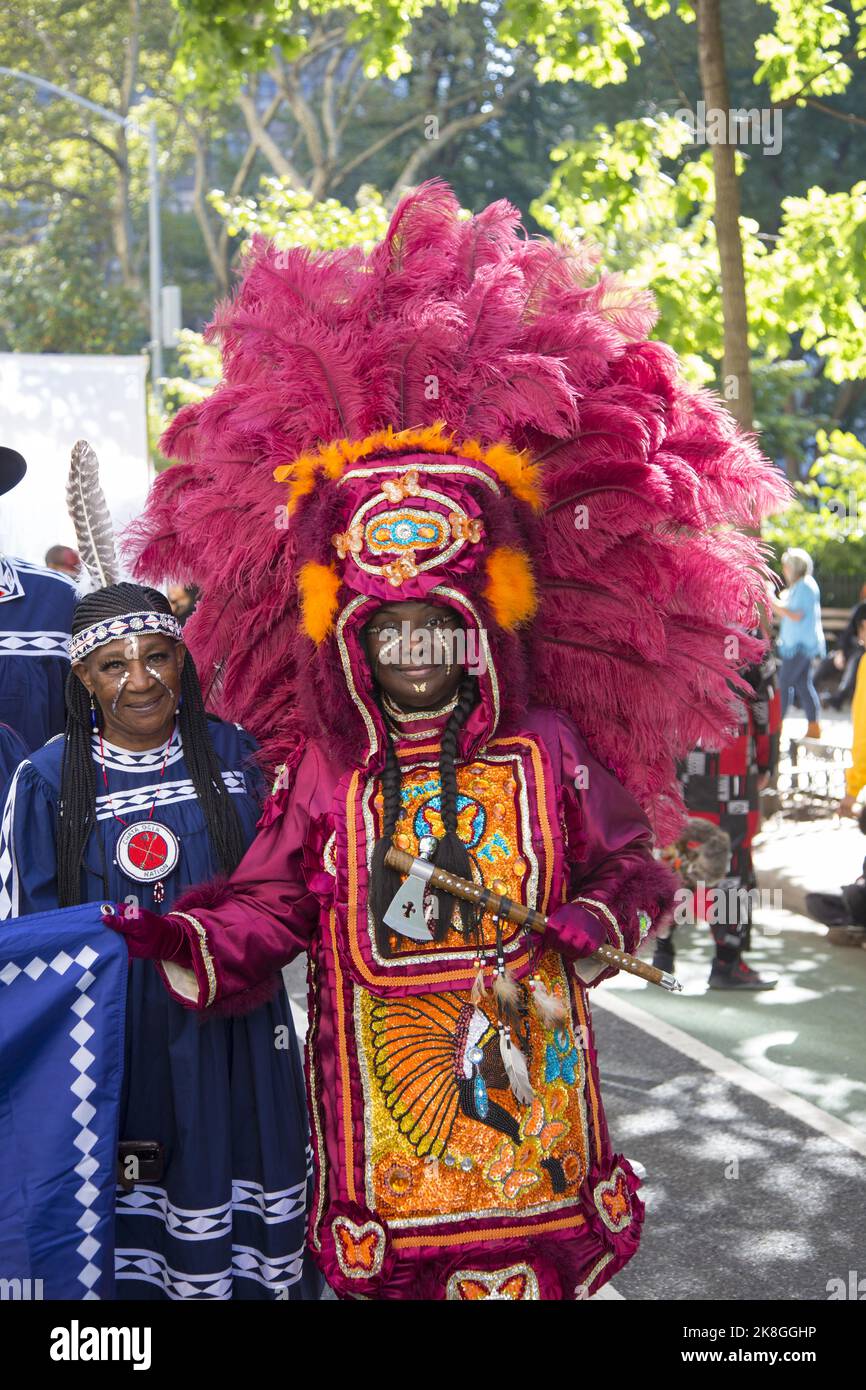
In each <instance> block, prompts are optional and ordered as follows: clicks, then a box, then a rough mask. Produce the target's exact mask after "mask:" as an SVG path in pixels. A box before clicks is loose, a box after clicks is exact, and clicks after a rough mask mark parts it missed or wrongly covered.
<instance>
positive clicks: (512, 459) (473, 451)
mask: <svg viewBox="0 0 866 1390" xmlns="http://www.w3.org/2000/svg"><path fill="white" fill-rule="evenodd" d="M411 450H414V451H417V452H418V453H423V454H453V455H455V456H456V457H459V458H466V459H472V460H474V461H475V462H476V463H483V464H485V465H486V466H487V467H488V468H489V469H491V470H492V472H494V473H495V474H496V476H497V477H498V478H499V480H500V481H501V482H503V483H504V484H505V486H506V487H508V488H509V489H510V490H511V491H512V492H513V493H514V495H515V496H516V497H519V498H520V499H521V501H523V502H528V503H529V505H530V506H531V507H532V508H534V509H535V510H536V511H538V510H539V509H540V508H541V504H542V498H541V491H540V488H539V485H538V483H539V477H538V468H537V466H536V465H535V464H534V463H532V462H531V460H530V458H529V455H528V453H526V452H518V450H516V449H511V448H510V447H509V446H508V445H507V444H490V445H484V444H481V443H480V442H479V441H478V440H477V439H464V440H461V441H459V442H457V441H455V438H454V435H453V434H449V433H447V432H446V425H445V422H444V421H443V420H437V421H436V422H435V424H432V425H424V426H422V427H420V428H418V429H408V430H393V429H392V428H391V426H390V425H389V426H388V428H387V429H384V430H377V431H376V432H375V434H368V435H367V437H366V438H365V439H337V440H334V441H333V442H332V443H330V444H326V445H324V447H323V448H321V449H318V450H316V451H315V452H314V453H307V454H301V455H299V457H298V458H297V459H296V460H295V462H294V463H284V464H281V465H280V467H279V468H276V469H274V478H275V480H276V481H277V482H278V483H283V482H289V483H290V488H289V511H292V510H293V508H294V507H295V506H296V505H297V502H298V500H299V499H300V498H301V497H304V496H306V494H307V493H309V492H312V491H313V488H314V487H315V486H316V478H317V475H318V474H320V473H323V474H324V475H325V477H327V478H331V479H336V478H339V477H341V476H342V474H343V473H344V472H345V470H346V468H347V467H350V466H351V465H352V464H354V463H357V462H358V460H359V459H363V458H368V457H369V456H370V455H371V454H382V453H406V452H409V451H411Z"/></svg>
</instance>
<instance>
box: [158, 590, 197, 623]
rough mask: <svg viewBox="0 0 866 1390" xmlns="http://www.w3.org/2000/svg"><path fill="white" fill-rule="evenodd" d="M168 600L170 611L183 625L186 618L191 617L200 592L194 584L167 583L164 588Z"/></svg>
mask: <svg viewBox="0 0 866 1390" xmlns="http://www.w3.org/2000/svg"><path fill="white" fill-rule="evenodd" d="M165 592H166V594H167V596H168V601H169V603H170V604H171V611H172V613H173V614H174V616H175V617H176V618H177V620H178V622H179V623H180V625H181V627H183V625H184V623H185V622H186V620H187V618H191V617H192V615H193V613H194V612H195V606H196V604H197V603H198V597H199V593H200V592H201V591H200V589H199V588H198V585H196V584H169V585H168V587H167V589H166V591H165Z"/></svg>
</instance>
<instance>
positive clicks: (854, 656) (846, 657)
mask: <svg viewBox="0 0 866 1390" xmlns="http://www.w3.org/2000/svg"><path fill="white" fill-rule="evenodd" d="M864 602H866V584H864V585H863V587H862V589H861V590H860V601H859V603H857V604H855V606H854V608H852V610H851V616H850V618H849V619H848V626H847V627H846V628H845V630H844V632H841V633H840V634H839V640H838V642H837V644H836V649H835V651H833V652H831V653H830V655H829V656H828V657H827V658H826V660H825V661H822V662H821V665H820V666H819V668H818V672H817V674H816V676H815V685H816V686H817V685H818V683H819V681H820V680H821V678H822V677H826V676H827V675H828V674H830V673H831V672H832V671H833V670H834V669H835V670H836V671H838V672H840V673H841V674H840V679H839V684H838V685H837V687H836V689H835V690H834V692H833V694H832V695H829V696H828V697H827V700H826V703H827V704H828V705H829V706H830V708H831V709H836V710H841V709H842V708H843V707H844V706H845V705H847V703H848V701H849V700H850V699H851V697H852V695H853V694H854V687H855V685H856V683H857V671H858V669H859V666H860V658H861V657H862V655H863V643H862V642H861V640H860V638H859V637H858V635H857V628H858V625H859V621H860V620H859V617H858V614H859V612H860V610H861V608H862V607H863V604H864Z"/></svg>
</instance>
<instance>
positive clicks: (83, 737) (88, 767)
mask: <svg viewBox="0 0 866 1390" xmlns="http://www.w3.org/2000/svg"><path fill="white" fill-rule="evenodd" d="M145 611H148V612H155V613H170V612H171V605H170V603H169V601H168V599H167V598H166V597H165V595H164V594H161V593H159V592H158V590H156V589H149V588H146V587H145V586H144V585H140V584H127V583H123V584H110V585H109V586H108V587H107V588H104V589H97V590H96V592H95V593H92V594H87V595H86V596H85V597H84V598H83V599H82V600H81V602H80V603H79V604H77V606H76V608H75V612H74V613H73V616H72V634H73V636H75V635H76V634H77V633H79V632H82V631H83V630H84V628H86V627H91V626H92V625H93V624H94V623H98V622H107V621H110V619H112V618H118V617H123V616H124V615H125V614H127V613H140V612H145ZM180 688H181V696H182V700H181V707H180V715H179V721H178V722H179V726H180V737H181V743H182V747H183V756H184V761H185V762H186V765H187V769H188V771H189V776H190V780H191V782H192V784H193V787H194V788H195V792H196V796H197V798H198V802H199V805H200V806H201V809H202V814H203V816H204V819H205V824H206V826H207V830H208V835H209V838H210V841H211V844H212V846H213V848H214V851H215V853H216V859H217V863H218V865H219V867H220V870H221V871H222V872H223V873H224V874H230V873H232V871H233V870H234V869H235V868H236V867H237V864H238V862H239V861H240V859H241V857H242V855H243V852H244V836H243V830H242V828H241V823H240V820H239V819H238V813H237V810H236V809H235V806H234V803H233V802H232V798H231V794H230V793H229V790H228V788H227V787H226V784H225V782H224V781H223V778H222V772H221V769H220V766H219V763H218V761H217V757H216V754H215V753H214V750H213V745H212V743H211V741H210V735H209V732H208V727H207V714H206V711H205V707H204V701H203V700H202V693H201V687H200V685H199V682H198V675H197V674H196V669H195V665H194V663H193V660H192V658H191V656H190V655H189V653H187V657H186V660H185V662H184V667H183V671H182V672H181V683H180ZM91 735H92V730H91V722H90V697H89V695H88V693H87V690H86V689H85V687H84V685H83V684H82V683H81V681H80V680H79V679H78V677H77V676H76V675H75V673H74V672H73V671H70V673H69V676H68V677H67V680H66V733H65V735H64V745H63V763H62V767H61V773H60V813H59V817H58V824H57V894H58V902H59V905H60V906H61V907H73V906H75V905H77V904H78V903H80V902H81V864H82V860H83V857H84V851H85V847H86V845H87V842H88V840H89V838H90V835H91V832H92V831H93V829H94V828H95V826H96V764H95V762H94V759H93V752H92V748H91Z"/></svg>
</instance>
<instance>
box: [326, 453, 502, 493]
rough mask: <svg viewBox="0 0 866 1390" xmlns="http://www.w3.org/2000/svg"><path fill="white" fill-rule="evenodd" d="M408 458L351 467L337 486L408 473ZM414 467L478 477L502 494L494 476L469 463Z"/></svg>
mask: <svg viewBox="0 0 866 1390" xmlns="http://www.w3.org/2000/svg"><path fill="white" fill-rule="evenodd" d="M414 452H415V453H423V452H424V450H423V449H415V450H414ZM429 457H431V458H432V457H435V455H430V456H429ZM451 457H452V458H457V457H459V455H456V454H455V455H451ZM406 459H407V455H406V454H403V455H401V456H400V457H399V458H395V460H394V462H393V463H381V464H375V465H372V466H371V467H369V468H351V469H349V470H348V472H346V473H344V474H343V475H342V477H341V478H340V479H339V481H338V483H337V486H338V487H342V486H343V484H344V483H348V482H351V480H352V479H353V478H374V477H375V476H376V475H377V474H378V473H408V472H409V471H410V470H409V468H407V466H406ZM412 467H413V468H417V469H418V472H419V473H445V474H446V475H447V474H454V473H462V474H463V475H464V476H465V477H467V478H476V479H477V480H478V482H480V483H484V485H485V487H488V488H489V489H490V491H491V492H494V493H495V494H496V496H497V497H501V495H502V489H501V488H500V486H499V484H498V483H497V482H496V480H495V479H494V478H491V477H489V476H488V474H487V473H483V472H482V471H481V469H480V468H472V467H470V465H469V464H465V463H426V462H425V463H418V464H413V465H412ZM383 496H384V494H383Z"/></svg>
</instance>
